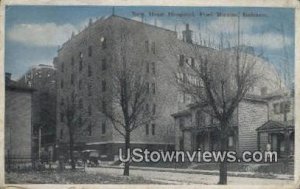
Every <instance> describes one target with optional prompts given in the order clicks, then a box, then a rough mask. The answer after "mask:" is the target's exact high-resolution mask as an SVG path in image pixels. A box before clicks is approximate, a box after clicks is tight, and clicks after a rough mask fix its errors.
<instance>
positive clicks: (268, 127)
mask: <svg viewBox="0 0 300 189" xmlns="http://www.w3.org/2000/svg"><path fill="white" fill-rule="evenodd" d="M294 127H295V126H294V120H291V121H273V120H269V121H267V122H266V123H264V124H263V125H262V126H260V127H258V128H257V129H256V131H258V132H271V131H284V130H294Z"/></svg>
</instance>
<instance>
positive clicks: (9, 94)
mask: <svg viewBox="0 0 300 189" xmlns="http://www.w3.org/2000/svg"><path fill="white" fill-rule="evenodd" d="M31 105H32V104H31V91H23V90H16V89H14V90H11V89H8V88H7V89H6V91H5V155H6V156H7V155H8V153H9V156H10V157H13V158H31V145H32V144H31V141H32V138H31V131H32V125H31ZM28 161H30V159H28Z"/></svg>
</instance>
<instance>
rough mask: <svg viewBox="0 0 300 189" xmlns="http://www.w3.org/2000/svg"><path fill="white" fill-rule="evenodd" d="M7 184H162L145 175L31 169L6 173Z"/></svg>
mask: <svg viewBox="0 0 300 189" xmlns="http://www.w3.org/2000/svg"><path fill="white" fill-rule="evenodd" d="M5 183H6V184H162V183H160V182H156V181H151V180H145V179H144V178H143V177H134V176H129V177H128V176H119V175H116V176H112V175H105V174H88V173H86V172H83V171H71V170H66V171H64V172H57V171H30V172H21V173H20V172H19V173H17V172H10V173H5Z"/></svg>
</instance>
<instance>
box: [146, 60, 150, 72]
mask: <svg viewBox="0 0 300 189" xmlns="http://www.w3.org/2000/svg"><path fill="white" fill-rule="evenodd" d="M146 71H147V73H149V72H150V63H149V62H147V63H146Z"/></svg>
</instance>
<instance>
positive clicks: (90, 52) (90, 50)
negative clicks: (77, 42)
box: [88, 46, 92, 56]
mask: <svg viewBox="0 0 300 189" xmlns="http://www.w3.org/2000/svg"><path fill="white" fill-rule="evenodd" d="M88 55H89V56H92V46H89V49H88Z"/></svg>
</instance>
